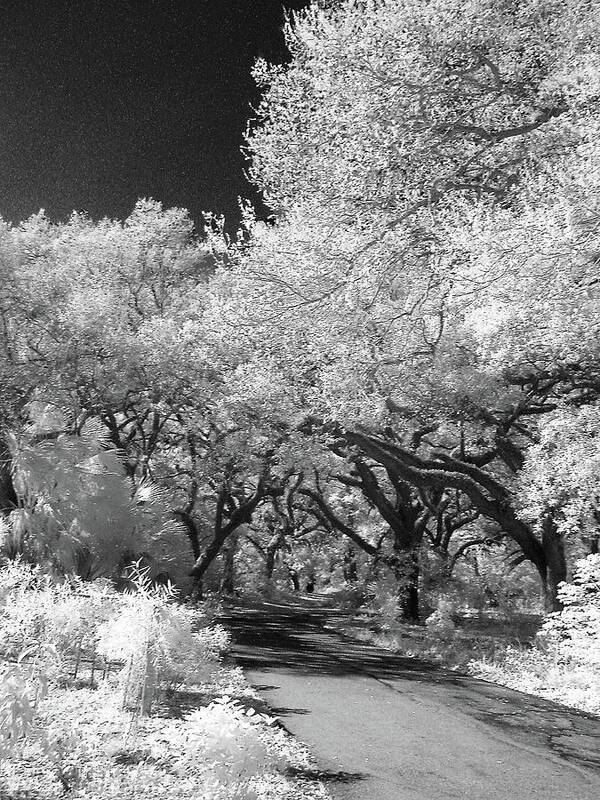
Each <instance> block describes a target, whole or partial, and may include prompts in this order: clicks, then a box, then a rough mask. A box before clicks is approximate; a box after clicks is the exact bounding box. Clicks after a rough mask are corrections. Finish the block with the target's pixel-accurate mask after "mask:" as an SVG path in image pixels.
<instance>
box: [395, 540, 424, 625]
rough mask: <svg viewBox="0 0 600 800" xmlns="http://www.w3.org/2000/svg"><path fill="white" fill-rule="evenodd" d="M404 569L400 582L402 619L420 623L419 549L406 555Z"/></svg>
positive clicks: (414, 549)
mask: <svg viewBox="0 0 600 800" xmlns="http://www.w3.org/2000/svg"><path fill="white" fill-rule="evenodd" d="M403 564H404V569H403V570H402V575H401V578H400V580H401V581H402V592H401V597H400V608H401V611H402V618H403V619H405V620H406V621H407V622H418V621H419V612H420V607H419V577H420V568H419V547H416V548H413V549H412V550H411V551H410V552H407V553H406V557H405V559H404V561H403Z"/></svg>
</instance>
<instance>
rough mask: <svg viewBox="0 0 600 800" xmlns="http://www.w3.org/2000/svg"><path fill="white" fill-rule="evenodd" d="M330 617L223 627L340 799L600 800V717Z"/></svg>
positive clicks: (240, 615)
mask: <svg viewBox="0 0 600 800" xmlns="http://www.w3.org/2000/svg"><path fill="white" fill-rule="evenodd" d="M328 613H330V612H327V611H324V610H320V611H307V610H302V609H296V610H294V609H291V608H285V607H281V606H276V605H272V606H269V604H265V605H264V606H263V607H262V608H259V609H229V610H228V611H226V612H225V613H224V615H223V618H222V622H223V623H224V624H225V625H227V626H228V627H229V628H230V630H231V631H232V634H233V637H234V646H233V654H234V657H235V659H236V661H237V662H238V663H239V664H240V665H241V666H242V667H244V669H245V672H246V674H247V676H248V679H249V680H250V682H251V683H252V684H253V685H254V686H255V688H256V689H257V690H258V692H259V693H260V694H261V696H262V697H263V698H264V699H265V701H266V704H267V705H268V706H269V708H270V711H271V713H273V714H275V715H276V716H278V717H279V718H280V720H281V722H282V724H283V725H284V726H285V728H286V729H287V730H288V731H290V733H292V734H293V735H294V736H296V737H297V738H298V739H300V740H301V741H303V742H305V743H306V744H307V745H308V747H309V748H310V749H311V751H312V753H313V755H314V756H315V760H316V765H317V767H316V770H315V773H316V774H317V775H318V776H319V777H320V778H321V779H322V780H323V781H324V782H325V783H326V784H327V787H328V789H329V791H330V793H331V795H332V796H333V797H334V798H335V799H336V800H359V798H360V800H450V798H460V799H461V800H530V799H531V800H533V798H543V800H600V720H597V719H595V718H592V717H590V716H587V715H585V714H581V713H578V712H575V711H570V710H567V709H565V708H563V707H561V706H558V705H556V704H553V703H550V702H547V701H544V700H541V699H538V698H535V697H531V696H529V695H526V694H522V693H520V692H514V691H511V690H509V689H505V688H503V687H500V686H496V685H494V684H491V683H487V682H485V681H480V680H476V679H474V678H469V677H465V676H461V675H458V674H456V673H454V672H451V671H446V670H442V669H438V668H436V667H434V666H432V665H429V664H426V663H424V662H418V661H415V660H413V659H408V658H403V657H400V656H396V655H393V654H390V653H388V652H387V651H384V650H381V649H379V648H376V647H372V646H369V645H365V644H363V643H358V642H354V641H352V640H349V639H347V638H345V637H341V636H339V635H337V634H336V633H335V631H333V630H329V629H325V627H324V624H325V623H327V624H328V626H334V625H335V617H331V618H330V619H328Z"/></svg>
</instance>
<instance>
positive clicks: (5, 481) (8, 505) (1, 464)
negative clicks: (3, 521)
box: [0, 439, 17, 515]
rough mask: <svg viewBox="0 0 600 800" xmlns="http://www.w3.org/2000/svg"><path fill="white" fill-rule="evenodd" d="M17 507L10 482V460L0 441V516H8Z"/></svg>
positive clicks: (7, 451)
mask: <svg viewBox="0 0 600 800" xmlns="http://www.w3.org/2000/svg"><path fill="white" fill-rule="evenodd" d="M16 507H17V495H16V492H15V487H14V485H13V480H12V458H11V455H10V450H9V449H8V446H7V444H6V442H4V441H3V440H2V439H0V514H1V515H5V514H9V513H10V512H11V511H12V510H13V509H14V508H16Z"/></svg>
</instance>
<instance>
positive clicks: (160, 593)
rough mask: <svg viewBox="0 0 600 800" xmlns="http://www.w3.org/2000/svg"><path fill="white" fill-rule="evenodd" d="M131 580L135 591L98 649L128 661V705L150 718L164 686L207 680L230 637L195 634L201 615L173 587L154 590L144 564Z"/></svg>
mask: <svg viewBox="0 0 600 800" xmlns="http://www.w3.org/2000/svg"><path fill="white" fill-rule="evenodd" d="M130 580H131V583H132V588H131V590H129V591H128V592H126V593H125V595H123V596H122V599H121V602H120V603H119V605H118V607H116V608H115V611H114V613H113V614H112V615H111V616H110V617H109V618H108V619H107V620H106V622H104V623H102V625H100V626H99V628H98V645H97V650H98V652H99V653H100V654H102V655H104V656H105V657H107V658H109V659H120V660H122V661H123V662H124V668H123V670H122V676H123V697H124V706H125V707H126V708H129V709H134V710H136V709H137V710H139V711H140V713H143V714H147V713H149V711H150V709H151V707H152V703H153V700H154V699H155V693H156V692H157V691H158V689H159V687H160V685H164V684H167V685H168V686H170V687H173V686H178V685H180V684H182V683H183V682H185V683H187V684H194V683H196V684H197V683H201V682H203V681H204V682H205V681H207V679H208V677H209V675H210V671H211V668H212V669H214V668H215V666H216V660H217V658H218V656H219V653H220V651H221V650H224V649H225V648H226V647H227V644H228V637H227V635H226V633H225V631H224V630H223V629H222V628H218V627H217V628H213V629H212V630H211V631H210V632H208V631H203V632H202V633H195V632H194V630H193V628H194V627H197V626H198V625H199V623H200V615H199V614H198V613H197V612H194V611H193V610H191V609H189V608H185V607H184V606H181V605H179V604H177V603H176V602H175V599H176V592H175V590H174V588H173V587H172V586H170V585H167V586H166V587H165V586H154V585H153V584H152V582H151V580H150V578H149V574H148V570H147V569H143V568H141V567H140V564H139V563H138V564H136V565H135V566H134V567H133V568H131V569H130Z"/></svg>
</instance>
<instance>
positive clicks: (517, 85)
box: [219, 0, 600, 607]
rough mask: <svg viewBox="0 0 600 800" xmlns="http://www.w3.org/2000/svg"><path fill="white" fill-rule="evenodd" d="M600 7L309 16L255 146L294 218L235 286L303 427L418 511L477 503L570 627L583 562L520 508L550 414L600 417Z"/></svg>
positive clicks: (229, 328) (256, 161)
mask: <svg viewBox="0 0 600 800" xmlns="http://www.w3.org/2000/svg"><path fill="white" fill-rule="evenodd" d="M599 10H600V9H598V6H597V4H596V3H592V4H588V3H586V4H582V3H578V2H569V3H564V4H560V5H550V4H546V3H541V2H538V0H532V1H531V2H526V3H518V4H517V3H510V2H509V3H500V2H496V1H495V0H489V1H488V2H484V3H476V4H475V3H473V4H467V6H465V5H464V4H463V3H460V4H459V3H458V2H454V0H445V1H444V2H435V3H434V2H431V3H430V2H425V3H421V2H419V3H417V2H408V1H407V2H392V0H381V1H380V2H365V3H353V2H346V3H342V4H340V6H339V8H337V9H333V10H331V9H329V10H326V11H325V10H322V9H319V8H316V9H313V10H311V11H309V12H307V13H306V14H304V15H299V16H298V17H297V18H296V19H295V23H294V26H293V27H292V26H290V27H289V28H288V30H287V35H288V42H289V46H290V48H291V51H292V54H293V61H292V63H291V65H290V67H289V68H287V69H283V68H277V67H274V68H271V67H269V66H268V65H266V64H264V63H262V62H260V63H259V64H258V65H257V68H256V76H257V78H258V80H259V82H261V83H262V84H263V85H264V86H265V87H266V94H265V99H264V102H263V104H262V105H261V107H260V109H259V124H258V125H257V126H256V127H255V128H254V129H253V130H252V131H251V133H250V136H249V151H250V154H251V156H252V159H253V167H252V169H253V172H252V174H253V176H254V178H255V180H256V182H257V183H258V185H259V186H260V188H261V189H263V191H264V192H265V194H266V197H267V199H268V201H269V202H270V203H271V205H272V207H273V209H274V210H275V211H276V212H277V214H278V216H279V221H278V224H276V225H275V226H269V227H267V226H264V225H262V224H260V223H255V222H253V221H252V219H251V215H248V217H247V220H246V224H247V227H248V229H249V232H250V233H251V236H250V239H249V240H244V242H243V243H242V245H241V246H240V248H239V256H238V263H237V264H235V263H233V264H232V263H229V264H228V265H227V267H226V268H224V269H222V270H221V272H220V285H221V287H222V290H221V291H222V295H221V296H222V297H223V296H227V301H226V302H224V303H223V304H222V305H221V306H220V308H219V315H220V316H219V318H220V320H221V324H222V325H223V330H224V331H226V335H227V337H228V338H229V339H231V340H235V341H237V342H238V343H239V346H240V348H241V349H242V350H243V349H244V347H245V348H246V353H247V363H248V368H247V370H248V371H249V372H251V371H253V370H256V371H258V372H260V374H262V375H265V373H266V374H267V375H269V378H263V379H262V382H263V383H268V384H270V385H271V386H272V387H273V390H274V394H273V396H282V395H283V396H285V397H286V401H287V406H286V407H289V405H292V406H294V407H295V412H293V413H291V414H290V415H289V416H288V424H289V422H290V419H291V420H293V419H294V418H295V419H296V420H297V419H298V416H300V415H301V414H302V413H303V414H304V417H305V418H307V417H308V418H310V419H312V420H313V422H312V424H311V425H309V426H306V425H305V424H304V423H302V422H301V421H300V422H299V425H300V428H303V429H304V430H310V435H311V436H313V435H315V434H317V435H320V436H321V438H322V441H323V442H324V443H325V444H326V446H328V443H329V441H330V440H331V438H332V436H333V438H334V439H336V440H337V442H338V444H337V445H336V446H338V447H343V448H345V449H346V452H347V455H348V458H349V460H350V462H353V463H355V464H356V463H364V464H366V467H367V468H368V469H370V470H372V465H373V464H376V465H379V466H378V469H379V468H383V470H384V471H385V472H387V474H388V477H387V479H388V480H392V481H396V482H397V483H398V485H406V486H407V487H412V488H411V489H410V491H409V495H410V497H413V496H416V495H418V494H419V493H423V492H425V493H428V492H429V493H433V494H436V493H437V494H438V495H439V494H440V493H442V494H444V493H447V492H448V491H460V492H461V494H462V495H463V497H464V498H468V500H469V503H470V505H471V509H470V510H469V513H474V514H481V515H482V516H483V517H487V518H489V519H492V520H494V521H495V522H496V523H497V525H498V526H499V527H500V529H501V530H502V531H503V532H504V534H506V535H507V536H509V537H510V538H511V539H512V540H513V541H514V543H515V544H516V545H517V546H518V547H519V548H520V550H521V551H522V553H523V555H524V556H525V557H526V558H527V559H529V560H530V561H532V563H534V564H535V566H536V568H537V570H538V572H539V574H540V577H541V580H542V582H543V583H544V585H545V587H546V589H547V601H548V604H549V606H550V607H551V606H552V605H553V604H554V603H555V600H556V587H557V585H558V583H559V582H560V581H561V580H563V579H564V577H565V574H566V573H565V568H566V567H565V562H564V553H563V542H562V540H561V537H560V535H559V534H558V532H557V529H556V526H555V525H554V523H553V522H552V523H551V524H550V525H549V527H548V529H547V530H546V532H545V534H544V532H541V533H540V532H538V531H536V530H534V528H533V527H532V526H531V525H529V524H527V522H526V521H524V520H523V519H522V518H521V517H520V516H519V512H518V506H517V503H516V501H515V490H516V485H517V474H518V472H519V470H520V469H521V467H522V465H523V462H524V459H525V456H526V452H527V450H528V448H529V447H530V445H531V443H532V442H533V441H535V437H536V435H537V428H536V423H535V420H536V419H537V418H538V416H539V415H543V414H545V413H547V412H550V411H551V410H552V409H553V408H554V406H555V404H556V401H557V398H558V397H564V398H565V399H567V400H571V401H575V398H577V402H588V403H589V402H592V403H593V402H595V398H596V392H597V384H596V382H595V381H596V377H595V376H596V367H595V364H596V363H597V360H596V348H597V343H596V341H595V338H594V335H593V333H592V332H593V331H594V330H595V329H594V327H593V314H594V313H595V311H596V300H595V298H594V297H592V298H591V299H590V302H589V303H587V304H583V307H582V309H581V313H579V314H578V315H577V317H576V318H575V319H574V320H573V319H572V318H571V314H570V312H571V310H572V307H573V301H572V298H573V297H576V298H579V297H580V296H581V295H582V293H585V292H588V293H589V291H590V289H591V287H592V286H593V276H592V272H593V269H594V265H595V256H594V253H595V252H596V250H595V248H594V244H593V240H594V238H595V235H596V234H595V227H594V223H593V219H594V218H595V217H594V215H595V211H593V212H592V214H591V215H590V214H587V213H583V210H584V209H585V208H587V207H589V201H590V200H591V201H592V209H595V207H596V206H595V202H596V194H595V179H594V180H592V181H587V182H585V181H584V180H583V176H584V175H585V174H586V170H589V167H590V164H592V163H593V160H594V159H595V158H596V153H597V144H596V142H597V132H596V123H595V121H594V113H595V112H594V109H595V103H596V98H597V95H598V92H599V84H598V79H597V74H598V73H597V65H598V61H599V57H600V54H599V52H598V47H597V42H598V41H599V39H598V36H597V34H598V25H599V22H598V20H599V19H600V17H599V15H598V13H597V12H598V11H599ZM548 192H552V195H551V197H550V198H548V196H547V194H548ZM552 197H554V198H555V199H552ZM509 237H510V238H509ZM507 243H509V246H507ZM557 244H558V245H560V246H559V249H558V250H556V245H557ZM552 253H554V254H555V255H554V256H552V257H550V254H552ZM563 265H571V268H570V269H568V270H567V271H566V272H565V273H563V272H562V268H563ZM532 267H534V269H533V270H532ZM559 274H560V280H559V282H558V284H557V283H556V278H557V276H558V275H559ZM540 275H541V276H542V281H541V282H539V284H538V285H536V283H535V281H537V279H538V277H539V276H540ZM549 288H552V293H551V295H550V297H551V314H550V315H549V314H548V299H549V298H548V289H549ZM592 293H593V291H592ZM569 298H571V299H570V300H569ZM515 299H517V301H518V302H517V303H516V304H515V305H513V302H514V300H515ZM482 309H483V310H482ZM507 309H514V310H513V311H510V310H507ZM528 309H531V310H532V311H533V313H531V314H528ZM549 316H550V324H548V317H549ZM482 322H483V323H485V325H487V329H485V326H484V325H482ZM560 331H567V337H566V338H567V339H568V342H570V343H571V344H575V343H578V349H577V350H576V351H575V354H574V357H573V358H571V355H572V354H571V351H569V350H568V347H567V348H566V347H565V336H564V335H563V336H562V338H561V337H560V336H558V333H559V332H560ZM582 333H583V334H584V336H583V337H582ZM586 392H587V394H586ZM248 397H249V398H250V399H251V392H248ZM282 416H283V415H282ZM424 427H427V428H429V434H428V435H427V436H426V437H425V438H423V439H422V440H421V442H420V444H419V446H418V448H414V447H412V446H411V445H410V442H411V438H412V436H413V434H414V432H415V430H418V429H421V428H424ZM332 431H333V433H332ZM415 492H416V495H415ZM410 502H412V500H409V499H408V497H407V499H406V500H405V502H404V506H403V509H404V511H405V512H407V511H408V509H409V508H410V505H409V503H410ZM381 505H382V507H383V504H381Z"/></svg>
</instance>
